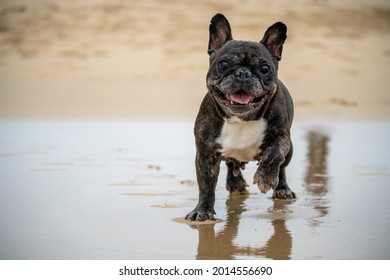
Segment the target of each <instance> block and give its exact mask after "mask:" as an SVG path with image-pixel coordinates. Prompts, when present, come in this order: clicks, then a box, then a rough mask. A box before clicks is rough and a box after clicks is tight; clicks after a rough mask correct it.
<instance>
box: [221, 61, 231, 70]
mask: <svg viewBox="0 0 390 280" xmlns="http://www.w3.org/2000/svg"><path fill="white" fill-rule="evenodd" d="M219 67H221V69H222V70H225V69H226V68H228V67H229V62H227V61H226V60H222V61H221V62H219Z"/></svg>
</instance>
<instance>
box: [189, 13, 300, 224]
mask: <svg viewBox="0 0 390 280" xmlns="http://www.w3.org/2000/svg"><path fill="white" fill-rule="evenodd" d="M286 38H287V27H286V25H284V24H283V23H282V22H277V23H275V24H273V25H272V26H270V27H269V28H268V29H267V31H266V32H265V34H264V37H263V38H262V39H261V41H260V42H259V43H257V42H252V41H239V40H233V38H232V32H231V28H230V25H229V22H228V20H227V19H226V18H225V16H224V15H222V14H216V15H215V16H214V17H213V18H212V19H211V24H210V28H209V46H208V54H209V57H210V67H209V70H208V72H207V77H206V83H207V89H208V92H207V94H206V96H205V97H204V99H203V101H202V103H201V106H200V109H199V113H198V115H197V118H196V121H195V128H194V133H195V142H196V159H195V165H196V175H197V181H198V186H199V201H198V204H197V206H196V207H195V209H194V210H193V211H191V212H190V213H188V214H187V216H186V219H187V220H191V221H204V220H214V219H215V218H214V215H215V214H216V213H215V211H214V203H215V188H216V185H217V180H218V175H219V170H220V163H221V161H225V162H226V164H227V180H226V187H227V190H228V191H230V192H234V191H240V192H243V191H245V189H246V187H247V184H246V182H245V179H244V178H243V176H242V173H241V169H244V168H245V164H246V163H248V162H249V161H257V164H258V168H257V171H256V173H255V174H254V177H253V184H256V185H257V186H258V187H259V189H260V191H261V192H262V193H266V192H267V191H269V190H270V189H273V196H272V197H273V198H274V199H295V198H296V196H295V193H294V192H292V191H291V190H290V188H289V186H288V184H287V182H286V172H285V168H286V166H287V165H288V163H289V161H290V159H291V157H292V152H293V148H292V143H291V138H290V127H291V124H292V120H293V115H294V108H293V101H292V98H291V96H290V94H289V92H288V90H287V88H286V87H285V86H284V85H283V83H282V82H281V81H280V80H279V79H278V74H277V71H278V62H279V61H280V59H281V55H282V49H283V44H284V42H285V40H286Z"/></svg>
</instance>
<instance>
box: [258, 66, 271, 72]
mask: <svg viewBox="0 0 390 280" xmlns="http://www.w3.org/2000/svg"><path fill="white" fill-rule="evenodd" d="M270 70H271V69H270V67H269V65H267V64H262V65H260V72H261V74H267V73H268V72H269V71H270Z"/></svg>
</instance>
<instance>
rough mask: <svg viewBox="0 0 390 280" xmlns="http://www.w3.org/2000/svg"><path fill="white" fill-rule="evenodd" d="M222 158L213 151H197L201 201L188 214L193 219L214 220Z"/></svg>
mask: <svg viewBox="0 0 390 280" xmlns="http://www.w3.org/2000/svg"><path fill="white" fill-rule="evenodd" d="M220 163H221V158H220V156H219V155H215V154H211V153H200V152H199V151H198V152H197V153H196V159H195V164H196V176H197V179H198V185H199V201H198V204H197V206H196V207H195V209H194V210H192V211H191V212H190V213H188V214H187V216H186V219H187V220H191V221H195V220H196V221H205V220H214V214H215V211H214V203H215V188H216V186H217V180H218V174H219V166H220Z"/></svg>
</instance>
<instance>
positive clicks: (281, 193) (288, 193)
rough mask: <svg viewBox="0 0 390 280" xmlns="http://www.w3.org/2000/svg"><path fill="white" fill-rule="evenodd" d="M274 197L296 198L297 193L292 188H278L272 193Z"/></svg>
mask: <svg viewBox="0 0 390 280" xmlns="http://www.w3.org/2000/svg"><path fill="white" fill-rule="evenodd" d="M272 198H273V199H296V198H297V196H296V195H295V193H294V192H293V191H292V190H290V188H283V189H276V190H275V191H274V193H273V195H272Z"/></svg>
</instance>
